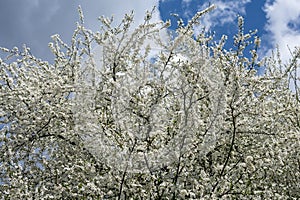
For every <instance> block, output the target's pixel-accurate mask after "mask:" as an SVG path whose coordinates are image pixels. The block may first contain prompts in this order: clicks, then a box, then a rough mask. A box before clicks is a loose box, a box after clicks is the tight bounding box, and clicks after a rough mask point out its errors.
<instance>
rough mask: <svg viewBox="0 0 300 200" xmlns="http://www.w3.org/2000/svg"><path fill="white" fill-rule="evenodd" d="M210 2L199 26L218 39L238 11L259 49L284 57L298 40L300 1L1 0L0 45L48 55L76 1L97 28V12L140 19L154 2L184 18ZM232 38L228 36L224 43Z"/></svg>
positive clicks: (71, 20) (231, 28)
mask: <svg viewBox="0 0 300 200" xmlns="http://www.w3.org/2000/svg"><path fill="white" fill-rule="evenodd" d="M209 4H215V5H216V6H217V9H215V10H214V11H212V12H211V13H209V14H208V15H206V16H205V17H204V18H203V19H202V21H201V27H202V26H205V27H206V29H208V30H211V31H214V32H215V33H216V36H215V38H216V39H218V38H220V37H221V35H222V34H226V35H228V36H229V37H228V38H232V36H233V34H235V33H236V31H237V25H236V24H237V23H236V19H237V16H238V15H242V16H244V17H245V31H248V30H250V29H251V30H254V29H258V30H259V32H258V35H259V36H260V37H261V38H262V50H261V52H260V54H262V55H269V54H270V50H272V49H274V48H275V47H276V45H278V46H279V48H280V50H281V55H282V57H283V60H287V59H288V58H289V55H290V53H289V50H288V48H287V46H288V47H289V48H290V49H293V48H294V47H295V46H297V45H299V44H300V0H122V1H120V0H110V1H107V0H89V1H85V0H73V1H68V0H51V1H49V0H1V1H0V26H1V28H0V46H2V47H7V48H12V47H14V46H17V47H21V46H22V44H24V43H25V44H27V46H29V47H30V48H31V51H32V53H33V54H35V55H36V56H38V57H41V58H43V59H51V53H50V51H49V49H48V42H50V41H51V39H50V36H51V35H53V34H56V33H58V34H59V35H60V36H61V37H62V39H63V40H64V41H66V42H68V41H70V39H71V35H72V32H73V30H74V29H75V26H76V25H75V23H76V21H78V14H77V6H78V5H81V6H82V8H83V11H84V14H85V22H86V25H87V26H88V27H89V28H90V29H92V30H95V31H96V30H97V28H98V26H99V23H98V21H97V17H98V16H101V15H105V16H111V15H114V16H115V19H116V20H117V21H118V20H120V19H121V18H122V16H123V15H124V14H125V13H128V12H130V11H131V10H134V11H135V16H136V21H137V22H136V23H135V24H138V23H139V22H141V20H142V19H143V15H144V12H145V11H146V10H147V9H148V10H151V8H152V7H153V6H156V7H157V10H156V14H155V16H154V20H167V19H169V18H171V19H172V20H173V22H175V21H174V18H172V17H171V15H170V14H171V13H177V14H179V16H181V17H182V18H183V19H184V20H188V19H189V18H190V17H192V16H193V15H194V14H195V13H196V12H197V11H199V10H202V9H204V8H206V7H207V6H208V5H209ZM201 27H199V28H201ZM171 28H174V27H171ZM196 28H197V27H196ZM231 43H232V41H231V40H230V39H229V41H228V44H227V47H228V48H230V45H231Z"/></svg>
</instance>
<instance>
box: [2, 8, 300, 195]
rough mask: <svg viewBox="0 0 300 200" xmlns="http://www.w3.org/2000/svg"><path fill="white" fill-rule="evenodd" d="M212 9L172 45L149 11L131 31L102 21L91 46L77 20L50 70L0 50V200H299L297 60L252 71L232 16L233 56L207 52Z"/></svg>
mask: <svg viewBox="0 0 300 200" xmlns="http://www.w3.org/2000/svg"><path fill="white" fill-rule="evenodd" d="M213 7H214V6H211V7H209V8H208V9H206V10H204V11H202V12H199V13H197V14H196V15H195V16H194V17H193V18H192V20H191V21H190V22H189V23H188V24H187V25H183V24H182V23H179V27H178V29H177V32H176V36H175V37H173V38H171V37H168V36H167V35H166V34H165V28H166V27H167V26H168V25H169V24H168V23H162V22H157V23H152V22H151V16H152V12H147V13H146V16H145V20H144V23H143V24H141V25H139V26H138V27H137V28H135V29H133V28H131V24H132V22H133V14H128V15H126V16H125V17H124V19H123V21H122V22H121V23H120V24H119V25H118V26H116V27H114V26H112V19H108V18H104V17H102V18H100V21H101V23H102V26H101V29H100V31H99V32H96V33H94V32H92V31H90V30H88V29H86V28H85V27H84V26H83V15H82V13H81V10H79V12H80V17H81V18H80V23H78V26H77V29H76V30H75V32H74V35H73V37H72V42H71V45H67V44H66V43H64V42H63V41H62V40H61V39H60V38H59V36H58V35H54V36H53V43H50V44H49V47H50V48H51V50H52V52H53V54H54V55H55V61H54V63H53V64H52V63H48V62H46V61H42V60H40V59H37V58H36V57H34V56H33V55H32V54H31V53H30V51H29V48H27V47H26V46H25V47H24V49H23V50H22V51H19V50H18V49H16V48H14V49H13V50H8V49H5V48H2V51H4V52H6V53H7V57H6V58H3V59H1V60H0V66H1V68H0V74H1V78H0V81H1V82H0V83H1V84H0V90H1V93H0V104H1V107H0V120H1V124H2V126H3V127H2V128H1V130H0V131H1V137H0V138H1V140H0V152H1V157H0V188H1V190H0V192H1V196H4V197H7V198H53V199H57V198H88V199H93V198H100V199H116V198H117V199H128V198H133V199H148V198H149V199H186V198H188V199H208V198H213V199H218V198H237V199H248V198H249V197H250V198H253V199H256V198H258V199H260V198H261V199H269V198H273V197H275V198H278V199H279V198H283V199H287V198H294V199H296V198H299V191H298V189H299V187H300V186H299V183H300V160H299V157H300V155H299V152H300V144H299V139H300V135H299V133H300V130H299V128H300V121H299V117H300V116H299V112H298V109H299V88H298V86H297V83H298V77H297V70H298V64H297V60H298V58H299V54H300V51H299V49H296V51H295V53H294V54H293V56H292V59H291V62H290V63H288V64H286V65H283V64H282V63H281V61H280V56H278V57H276V56H275V55H273V56H272V57H270V58H265V59H258V57H257V48H258V46H259V43H260V41H259V38H257V37H255V36H254V35H255V33H254V32H252V33H249V34H245V33H244V32H243V19H242V18H241V17H239V18H238V23H239V31H238V34H237V35H236V36H235V38H234V39H235V40H234V44H235V49H233V50H230V51H227V50H225V49H224V47H223V46H224V43H225V42H226V37H223V38H222V39H221V40H220V42H219V43H217V44H212V43H211V42H210V41H211V37H210V36H206V35H205V34H200V35H195V33H194V32H193V26H194V25H195V24H196V23H197V22H198V20H199V18H200V17H201V16H202V15H204V14H206V13H207V12H209V11H210V10H212V9H213ZM253 36H254V39H252V38H253ZM252 40H253V42H252ZM95 46H96V47H97V48H98V50H93V47H95ZM247 46H250V47H251V48H252V50H251V53H252V58H251V59H250V58H247V57H245V56H244V55H243V52H244V50H245V48H246V47H247ZM260 67H264V69H265V73H264V74H262V75H258V74H257V69H258V68H260ZM291 84H293V85H294V88H295V89H294V91H291V90H290V85H291Z"/></svg>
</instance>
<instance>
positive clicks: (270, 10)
mask: <svg viewBox="0 0 300 200" xmlns="http://www.w3.org/2000/svg"><path fill="white" fill-rule="evenodd" d="M264 10H265V12H266V16H267V25H266V30H267V31H269V32H270V36H269V38H268V39H269V40H270V41H271V45H272V47H273V48H275V47H276V45H278V47H279V50H280V53H281V56H282V60H283V61H284V62H285V61H288V59H289V58H290V56H291V54H290V50H292V51H293V50H294V48H295V47H296V46H299V45H300V30H299V24H296V23H297V22H298V23H299V21H300V1H299V0H289V1H288V2H287V1H286V0H275V1H273V2H271V1H268V2H267V3H266V4H265V8H264ZM297 26H298V30H297ZM266 37H267V36H266ZM289 48H290V50H289Z"/></svg>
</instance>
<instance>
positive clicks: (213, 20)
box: [199, 0, 251, 29]
mask: <svg viewBox="0 0 300 200" xmlns="http://www.w3.org/2000/svg"><path fill="white" fill-rule="evenodd" d="M250 2H251V0H227V1H226V0H212V1H210V3H211V4H215V5H216V9H215V10H213V11H212V12H211V13H209V14H207V15H206V16H204V17H203V19H202V26H205V28H206V29H211V28H213V27H214V26H216V25H218V26H223V25H225V24H227V23H236V19H237V16H238V15H244V14H245V13H246V10H245V7H246V4H247V3H250ZM208 6H209V3H205V4H204V5H203V6H201V8H199V10H203V9H205V8H207V7H208Z"/></svg>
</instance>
